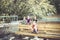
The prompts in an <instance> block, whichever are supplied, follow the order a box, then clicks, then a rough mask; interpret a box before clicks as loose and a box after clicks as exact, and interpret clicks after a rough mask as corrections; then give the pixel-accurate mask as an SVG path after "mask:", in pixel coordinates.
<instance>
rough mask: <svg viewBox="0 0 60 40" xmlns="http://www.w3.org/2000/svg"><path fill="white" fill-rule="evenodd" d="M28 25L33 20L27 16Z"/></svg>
mask: <svg viewBox="0 0 60 40" xmlns="http://www.w3.org/2000/svg"><path fill="white" fill-rule="evenodd" d="M26 20H27V24H30V21H31V19H30V17H29V16H27V19H26Z"/></svg>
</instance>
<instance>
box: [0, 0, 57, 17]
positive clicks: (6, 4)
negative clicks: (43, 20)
mask: <svg viewBox="0 0 60 40" xmlns="http://www.w3.org/2000/svg"><path fill="white" fill-rule="evenodd" d="M30 13H31V14H33V15H37V16H46V15H47V14H49V13H50V14H52V15H54V13H56V9H55V7H54V6H53V5H51V4H50V1H48V0H0V14H1V15H2V14H8V15H14V14H15V15H18V16H19V17H20V18H21V17H23V16H27V15H28V14H30Z"/></svg>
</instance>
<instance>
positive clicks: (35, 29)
mask: <svg viewBox="0 0 60 40" xmlns="http://www.w3.org/2000/svg"><path fill="white" fill-rule="evenodd" d="M32 31H33V33H38V29H37V24H36V22H35V21H33V24H32Z"/></svg>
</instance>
